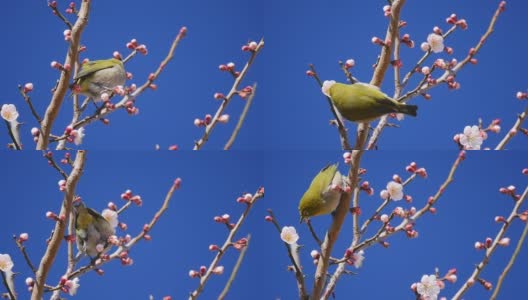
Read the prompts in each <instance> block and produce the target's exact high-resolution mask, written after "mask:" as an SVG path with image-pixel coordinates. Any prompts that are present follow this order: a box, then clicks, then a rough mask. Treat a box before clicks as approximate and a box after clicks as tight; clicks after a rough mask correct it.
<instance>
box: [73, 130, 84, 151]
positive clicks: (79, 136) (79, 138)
mask: <svg viewBox="0 0 528 300" xmlns="http://www.w3.org/2000/svg"><path fill="white" fill-rule="evenodd" d="M84 136H85V134H84V127H81V128H79V129H77V130H76V131H75V139H74V140H73V142H74V143H75V145H77V146H79V145H80V144H82V141H83V138H84Z"/></svg>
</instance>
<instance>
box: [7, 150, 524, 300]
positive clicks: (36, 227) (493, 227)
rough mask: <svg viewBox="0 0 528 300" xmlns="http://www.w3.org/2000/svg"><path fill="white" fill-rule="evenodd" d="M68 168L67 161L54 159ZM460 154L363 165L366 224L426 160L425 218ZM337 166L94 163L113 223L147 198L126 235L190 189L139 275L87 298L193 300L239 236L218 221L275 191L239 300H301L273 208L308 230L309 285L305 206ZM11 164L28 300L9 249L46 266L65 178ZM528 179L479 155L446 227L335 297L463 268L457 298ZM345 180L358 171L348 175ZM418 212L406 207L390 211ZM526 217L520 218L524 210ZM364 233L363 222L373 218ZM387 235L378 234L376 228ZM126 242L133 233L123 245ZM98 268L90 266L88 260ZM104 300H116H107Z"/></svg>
mask: <svg viewBox="0 0 528 300" xmlns="http://www.w3.org/2000/svg"><path fill="white" fill-rule="evenodd" d="M56 155H57V156H60V155H58V154H56ZM456 155H457V154H456V153H455V152H451V151H444V152H439V151H438V152H419V151H414V152H413V151H405V152H404V151H401V152H398V151H397V152H369V153H366V154H365V156H364V158H363V164H362V167H365V168H367V174H365V175H364V176H363V178H362V179H363V180H368V181H369V182H370V183H371V184H372V186H373V187H374V189H375V193H374V196H371V197H368V196H366V195H365V194H362V195H361V201H362V202H361V203H362V204H361V207H362V209H363V212H364V214H363V218H366V217H367V216H369V213H370V212H372V211H373V209H375V208H376V207H377V206H378V205H379V204H380V203H381V200H380V199H379V196H378V195H379V191H380V190H381V189H383V188H384V187H385V185H386V184H387V182H388V181H390V180H391V178H392V175H393V174H395V173H398V174H400V175H401V176H402V177H403V178H406V177H407V176H408V174H407V173H406V172H405V171H404V167H405V165H407V164H408V163H410V162H411V161H416V162H417V163H418V165H419V166H423V167H425V168H426V169H427V171H428V174H429V177H428V178H427V179H421V178H417V179H416V180H415V181H414V182H412V183H411V184H410V185H409V186H408V187H406V188H405V190H404V191H405V193H407V194H410V195H412V196H413V198H414V200H413V203H412V205H414V206H416V207H421V206H422V205H424V203H425V201H426V200H427V198H428V197H429V196H430V195H433V194H434V193H435V192H436V190H437V189H438V187H439V186H440V184H441V183H442V182H443V181H444V180H445V178H446V176H447V173H448V171H449V169H450V167H451V164H452V162H453V161H454V160H455V158H456ZM332 161H339V162H341V153H338V152H297V153H291V152H281V153H273V154H270V153H266V154H263V153H261V152H236V153H235V152H234V153H214V152H212V153H209V154H208V155H206V156H204V155H196V154H195V153H182V154H178V155H172V153H153V152H136V153H130V152H129V153H117V152H93V151H92V152H88V154H87V161H86V168H85V172H84V174H83V176H82V178H81V180H80V182H79V185H78V193H79V194H80V195H81V196H82V197H83V199H84V200H85V201H86V202H87V203H88V204H89V205H90V206H92V207H94V208H96V209H98V210H102V209H103V208H104V207H105V206H106V203H107V202H108V201H114V202H116V203H117V204H118V205H121V204H123V202H122V201H121V200H120V199H119V195H120V194H121V193H122V192H123V191H124V190H126V189H127V188H130V189H132V191H133V192H134V193H137V194H140V195H141V196H142V198H143V200H144V204H143V206H142V207H141V208H137V207H132V208H131V209H130V210H129V211H127V212H126V214H124V215H123V216H122V217H121V220H122V221H124V222H126V223H127V224H128V226H129V230H128V232H129V233H131V234H137V232H138V231H139V230H141V228H142V226H143V224H144V223H146V222H147V221H148V220H150V218H151V217H152V216H153V214H154V213H155V211H156V210H157V209H158V207H159V206H160V205H161V203H162V200H163V198H164V196H165V194H166V192H167V190H168V188H169V187H170V185H171V183H172V181H173V180H174V179H175V178H176V177H181V178H182V179H183V184H182V187H181V190H179V191H177V192H176V193H175V194H174V198H173V200H172V202H171V205H170V207H169V209H168V211H167V212H166V214H165V215H163V217H162V218H161V219H160V221H159V223H158V224H157V225H156V227H155V228H154V229H153V230H152V232H151V234H152V237H153V239H152V241H150V242H140V243H139V244H138V245H137V246H136V247H134V248H133V250H132V251H131V256H132V258H133V259H134V265H132V266H129V267H123V266H121V265H120V263H119V262H117V261H115V262H111V263H109V264H107V265H106V266H104V270H105V275H104V276H103V277H100V276H98V275H96V274H94V273H90V274H87V275H86V276H83V277H82V278H81V281H80V283H81V287H80V290H79V293H78V297H77V298H78V299H95V298H97V299H147V296H148V295H149V294H153V295H154V296H155V299H161V296H163V295H172V296H173V299H184V298H185V297H186V296H187V295H188V292H190V291H191V290H193V289H194V288H195V287H196V286H197V283H198V281H197V280H196V279H191V278H189V277H188V271H189V270H190V269H197V268H198V267H199V266H200V265H208V264H209V262H210V261H211V259H212V257H213V254H212V253H210V252H209V251H208V246H209V245H210V244H221V243H222V242H223V241H224V238H225V236H226V234H227V232H226V230H225V227H224V226H221V225H218V224H216V223H214V221H213V217H214V216H216V215H221V214H223V213H228V214H230V215H231V216H232V218H233V219H234V220H236V219H237V218H238V216H239V215H240V213H241V212H242V210H243V208H244V206H243V205H240V204H237V203H236V202H235V199H236V198H237V197H238V196H239V195H240V194H242V193H244V192H249V193H253V192H255V191H256V189H257V188H258V187H259V186H261V185H262V186H264V187H265V188H266V196H265V197H264V198H263V199H261V200H260V202H258V203H256V205H255V207H254V209H253V210H252V211H251V213H250V215H249V218H248V219H247V222H246V223H245V225H244V226H243V227H242V229H241V230H240V232H239V234H238V236H237V238H240V237H243V236H245V235H247V234H249V233H250V234H251V235H252V239H251V242H250V248H249V249H248V252H247V256H246V259H245V261H244V263H243V265H242V267H241V269H240V272H239V274H238V276H237V279H236V281H235V283H234V285H233V287H232V289H231V292H230V294H229V296H228V298H229V299H248V298H251V299H278V298H280V299H296V298H297V291H296V284H295V279H294V275H293V274H292V273H289V272H287V271H286V266H287V265H289V264H290V262H289V260H288V258H287V254H286V250H285V248H284V245H283V243H282V242H281V240H280V238H279V234H278V232H277V231H276V230H275V228H274V227H273V226H272V224H270V223H267V222H265V221H264V217H265V216H266V214H267V212H266V209H267V208H271V209H273V211H274V212H275V214H276V216H277V218H278V220H279V222H280V223H281V225H283V226H284V225H293V226H296V227H297V228H298V232H299V235H300V240H299V244H303V245H305V247H304V248H303V249H302V250H301V254H300V255H301V259H302V262H303V265H304V268H305V272H306V274H307V283H308V285H309V286H311V283H312V278H313V277H312V276H313V272H314V267H313V266H312V265H311V258H310V256H309V253H310V251H311V250H312V249H314V248H315V247H316V246H315V245H316V244H315V242H314V241H313V239H312V238H311V236H310V234H309V232H308V230H307V228H306V226H300V225H299V224H298V212H297V205H298V199H299V198H300V197H301V195H302V194H303V193H304V190H305V189H306V187H307V186H308V184H309V183H310V181H311V179H312V177H313V176H314V175H315V174H316V173H317V172H318V171H319V169H320V168H322V167H323V166H324V165H325V164H327V163H329V162H332ZM0 163H1V164H2V165H3V166H4V167H5V168H7V170H9V176H8V177H5V178H4V180H2V183H0V187H1V189H2V191H4V192H3V195H2V199H3V200H2V203H3V204H2V209H3V211H4V212H5V213H4V214H3V215H4V219H3V221H4V222H3V223H4V226H1V227H0V241H2V242H1V243H0V253H10V254H11V256H12V258H13V260H14V262H15V268H14V270H15V271H16V272H21V275H20V276H19V277H17V281H16V284H17V289H18V291H19V292H20V293H21V299H25V298H27V293H26V292H25V287H24V283H23V281H24V279H25V278H26V276H30V271H29V270H28V268H27V267H26V265H25V263H24V261H23V258H22V256H21V255H20V253H19V252H18V250H17V249H16V247H15V246H14V243H13V242H12V241H11V236H12V234H19V233H21V232H28V233H29V236H30V240H29V241H28V242H27V247H28V251H29V255H30V257H31V258H32V259H33V260H34V261H38V258H40V257H41V255H42V253H43V251H44V248H45V239H46V238H47V237H48V236H49V234H50V230H51V229H52V226H53V222H52V221H50V220H47V219H46V218H45V213H46V211H48V210H51V211H55V212H57V211H58V210H59V207H60V203H61V201H62V193H61V192H59V191H58V186H57V181H58V180H59V179H60V178H59V177H58V174H57V173H56V171H54V170H53V169H51V168H50V167H48V166H47V163H46V161H45V160H44V159H43V158H41V157H40V154H38V153H25V154H18V155H11V156H10V157H5V156H2V157H1V158H0ZM526 166H527V161H526V156H525V155H524V153H522V152H509V153H491V152H486V153H484V152H482V153H476V152H471V153H469V154H468V158H467V159H466V160H465V161H464V162H463V163H462V164H461V166H460V167H459V170H458V171H457V173H456V174H455V180H454V182H453V183H452V184H451V185H450V186H449V187H448V188H447V190H446V191H445V194H444V195H443V196H442V198H440V200H439V202H438V204H437V205H436V207H437V210H438V212H437V214H436V215H434V216H433V215H430V214H427V215H425V216H424V217H422V218H421V219H419V221H418V222H417V224H416V230H418V231H419V234H420V236H419V238H417V239H413V240H409V239H407V238H406V237H405V236H404V235H403V234H397V235H395V236H393V237H392V238H390V239H389V242H390V244H391V246H390V248H388V249H384V248H382V247H381V246H379V245H375V246H373V247H371V248H369V249H367V250H366V254H365V256H366V258H365V261H364V265H363V267H362V268H361V269H359V270H355V269H352V270H353V271H357V272H358V274H357V275H355V276H344V277H343V278H341V280H340V281H339V283H338V285H337V290H336V296H337V297H338V299H341V298H348V297H353V296H355V297H356V298H358V299H367V298H368V299H385V298H387V297H391V298H394V299H409V298H413V295H412V293H411V291H410V290H409V286H410V285H411V284H412V283H413V282H416V281H419V280H420V278H421V276H422V275H423V274H431V273H433V272H434V268H435V267H438V268H439V269H440V273H441V274H442V275H443V274H444V273H445V272H446V271H447V270H448V269H450V268H453V267H454V268H457V269H458V277H459V282H457V283H456V284H454V285H452V284H447V287H446V289H445V290H443V291H442V294H441V295H444V296H446V297H448V298H450V297H451V296H452V295H453V293H454V291H455V289H458V287H460V284H461V282H462V280H464V279H466V278H467V277H468V276H469V274H470V272H471V271H472V270H473V266H474V264H475V263H478V262H479V261H480V260H481V259H482V256H483V252H482V251H476V250H475V249H474V248H473V245H474V242H475V241H482V240H484V239H485V238H486V237H489V236H494V235H495V234H496V233H497V231H498V230H499V228H500V225H498V224H496V223H495V222H494V220H493V218H494V217H495V216H497V215H503V216H504V215H507V214H508V213H509V212H510V211H511V208H512V207H513V201H512V200H511V199H510V198H508V197H506V196H504V195H501V194H499V193H498V190H499V188H500V187H504V186H508V185H510V184H513V185H515V186H516V187H517V189H518V190H519V193H520V192H522V190H523V189H524V188H525V187H526V182H527V177H526V176H525V175H522V174H521V169H522V168H524V167H526ZM340 170H341V171H342V172H346V167H345V165H344V164H343V163H342V162H341V163H340ZM395 206H404V207H409V206H410V204H406V203H404V202H398V203H393V204H391V205H390V209H391V210H392V209H393V208H394V207H395ZM526 208H527V207H526V205H524V206H523V209H522V210H526ZM330 220H331V217H330V216H321V217H318V218H314V220H313V222H314V225H315V228H316V230H317V231H318V232H319V234H320V235H323V233H324V232H325V230H326V228H327V226H328V225H329V223H330ZM363 220H364V219H363ZM376 225H377V224H376ZM523 225H524V224H522V223H521V222H519V221H515V222H514V223H513V224H512V226H511V229H510V230H509V231H508V233H507V236H508V237H510V238H511V239H512V241H515V240H516V239H517V238H518V237H519V236H520V232H521V229H522V227H523ZM350 226H351V223H350V218H347V220H346V222H345V224H344V226H343V232H342V234H341V235H340V238H339V240H338V242H337V244H336V246H335V251H334V256H340V255H342V254H343V252H344V249H345V248H346V247H347V246H348V245H349V244H350V238H351V234H350V228H351V227H350ZM120 234H122V233H121V232H120ZM61 249H62V250H61V252H60V253H59V255H58V258H57V261H56V264H55V266H54V268H53V269H52V272H51V276H50V277H49V278H50V279H49V283H51V284H53V283H55V282H56V281H57V280H58V278H59V276H60V275H61V274H62V272H63V270H64V266H65V261H66V254H65V251H64V250H65V244H63V245H62V248H61ZM513 249H514V243H512V245H511V246H510V247H508V248H498V249H497V251H496V253H495V254H494V256H493V258H492V260H491V263H490V265H489V266H488V267H487V268H486V270H485V272H484V273H483V278H485V279H487V280H489V281H491V282H492V283H493V284H495V283H496V280H497V277H498V274H499V271H501V270H502V268H503V267H504V266H505V264H506V262H507V259H508V258H509V256H510V255H511V253H512V252H513ZM236 254H237V253H236V251H232V250H230V251H229V252H228V253H227V255H226V257H225V258H224V259H223V260H222V265H224V266H225V267H226V269H225V274H224V275H223V276H221V277H218V276H214V277H212V278H211V280H210V282H209V283H208V284H207V287H206V290H205V292H204V294H203V299H214V298H216V296H218V294H219V293H220V291H221V289H222V288H223V285H224V284H225V282H226V280H227V278H228V274H229V272H230V271H231V268H232V266H233V265H234V262H235V260H236V257H237V255H236ZM85 262H86V261H85ZM527 263H528V255H527V252H526V245H525V247H523V249H522V251H521V254H520V256H519V257H518V260H517V262H516V264H515V266H514V267H513V269H512V271H511V273H510V274H509V275H508V277H507V279H506V282H505V285H504V287H503V290H502V292H501V294H500V297H499V299H517V298H518V295H520V294H521V293H522V291H523V290H524V287H523V285H522V283H523V282H524V281H525V278H526V268H525V267H524V266H526V264H527ZM102 291H104V292H102ZM489 296H490V292H487V291H484V289H483V288H482V287H481V286H479V285H476V286H475V287H474V288H472V289H471V290H470V292H469V293H468V294H467V295H466V297H465V298H467V299H486V298H488V297H489Z"/></svg>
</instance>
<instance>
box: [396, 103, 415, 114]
mask: <svg viewBox="0 0 528 300" xmlns="http://www.w3.org/2000/svg"><path fill="white" fill-rule="evenodd" d="M398 110H399V112H400V113H402V114H406V115H410V116H413V117H416V111H417V110H418V106H416V105H407V104H404V105H400V106H399V109H398Z"/></svg>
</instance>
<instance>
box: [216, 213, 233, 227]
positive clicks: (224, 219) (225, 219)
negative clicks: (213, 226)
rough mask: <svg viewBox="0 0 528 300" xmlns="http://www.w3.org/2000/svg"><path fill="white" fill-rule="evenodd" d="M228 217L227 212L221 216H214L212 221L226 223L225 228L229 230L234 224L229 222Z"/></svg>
mask: <svg viewBox="0 0 528 300" xmlns="http://www.w3.org/2000/svg"><path fill="white" fill-rule="evenodd" d="M229 218H230V216H229V215H228V214H223V215H222V216H215V217H214V221H215V222H216V223H223V224H226V226H227V228H228V229H229V230H231V229H233V227H235V224H234V223H230V222H229Z"/></svg>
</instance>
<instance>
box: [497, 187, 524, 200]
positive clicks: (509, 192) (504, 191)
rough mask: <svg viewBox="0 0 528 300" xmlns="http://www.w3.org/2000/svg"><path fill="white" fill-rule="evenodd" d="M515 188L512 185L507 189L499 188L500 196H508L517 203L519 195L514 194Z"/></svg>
mask: <svg viewBox="0 0 528 300" xmlns="http://www.w3.org/2000/svg"><path fill="white" fill-rule="evenodd" d="M515 190H516V189H515V186H514V185H510V186H508V187H501V188H500V189H499V192H500V193H501V194H504V195H509V196H511V197H512V198H513V200H515V201H517V200H519V199H521V195H518V194H515Z"/></svg>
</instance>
